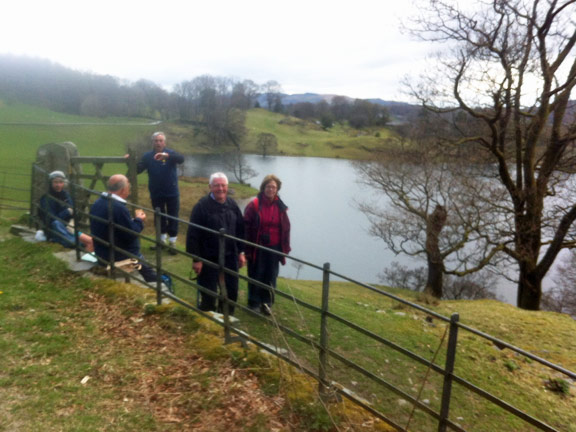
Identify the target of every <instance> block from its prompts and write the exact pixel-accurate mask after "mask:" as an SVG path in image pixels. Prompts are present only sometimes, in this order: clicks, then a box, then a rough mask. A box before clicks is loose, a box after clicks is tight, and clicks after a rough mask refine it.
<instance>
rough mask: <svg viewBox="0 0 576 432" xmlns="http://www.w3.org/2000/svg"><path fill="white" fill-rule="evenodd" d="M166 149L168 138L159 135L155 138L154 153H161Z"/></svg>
mask: <svg viewBox="0 0 576 432" xmlns="http://www.w3.org/2000/svg"><path fill="white" fill-rule="evenodd" d="M165 147H166V137H165V136H164V135H158V136H156V137H154V152H156V153H161V152H163V151H164V148H165Z"/></svg>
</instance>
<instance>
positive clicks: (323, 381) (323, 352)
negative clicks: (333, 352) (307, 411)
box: [318, 263, 330, 396]
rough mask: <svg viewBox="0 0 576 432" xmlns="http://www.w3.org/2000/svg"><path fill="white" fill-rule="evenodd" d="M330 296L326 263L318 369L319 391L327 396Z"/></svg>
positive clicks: (326, 265)
mask: <svg viewBox="0 0 576 432" xmlns="http://www.w3.org/2000/svg"><path fill="white" fill-rule="evenodd" d="M329 296H330V263H325V264H324V267H323V272H322V314H321V316H320V353H319V360H320V365H319V366H320V369H319V371H318V376H319V378H320V379H319V381H318V391H319V392H320V396H326V390H327V389H328V387H329V384H328V380H327V378H326V376H327V370H328V327H327V322H328V315H327V314H328V304H329Z"/></svg>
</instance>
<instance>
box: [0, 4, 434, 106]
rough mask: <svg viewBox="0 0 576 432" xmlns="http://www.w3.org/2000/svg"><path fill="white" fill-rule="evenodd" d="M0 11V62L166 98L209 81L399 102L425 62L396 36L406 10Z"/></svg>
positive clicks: (176, 7) (86, 7)
mask: <svg viewBox="0 0 576 432" xmlns="http://www.w3.org/2000/svg"><path fill="white" fill-rule="evenodd" d="M0 11H1V15H2V24H1V25H0V53H3V54H6V53H11V54H18V55H27V56H32V57H40V58H45V59H49V60H52V61H54V62H56V63H60V64H62V65H63V66H66V67H70V68H73V69H77V70H81V71H86V72H93V73H98V74H108V75H113V76H116V77H119V78H124V79H127V80H129V81H136V80H138V79H141V78H144V79H148V80H151V81H154V82H155V83H157V84H159V85H161V86H163V87H165V88H167V89H170V88H171V86H172V85H174V84H176V83H178V82H181V81H184V80H189V79H192V78H194V77H196V76H199V75H203V74H210V75H216V76H225V77H233V78H237V79H251V80H253V81H255V82H256V83H258V84H263V83H264V82H266V81H269V80H276V81H278V82H279V83H280V84H281V85H282V89H283V90H284V92H285V93H289V94H294V93H304V92H311V93H322V94H339V95H346V96H350V97H355V98H382V99H385V100H405V101H407V100H408V99H407V97H406V96H405V95H404V94H402V92H401V85H400V81H401V80H402V78H403V76H404V75H405V74H407V73H409V72H412V73H413V72H415V71H417V70H418V68H420V67H422V63H423V60H424V58H425V56H426V52H425V46H424V45H423V44H421V43H419V42H416V41H413V40H410V39H409V38H408V37H407V36H403V35H401V33H400V31H399V24H400V20H401V19H402V18H405V17H407V16H409V15H410V14H411V13H413V9H412V4H411V0H400V1H394V0H354V1H346V2H337V1H334V0H306V1H304V0H291V1H282V2H280V1H275V0H200V1H197V0H161V1H157V2H149V1H146V0H139V1H136V0H113V1H112V0H99V1H91V2H86V1H82V0H51V1H46V0H6V1H3V2H2V5H1V6H0ZM0 73H1V71H0Z"/></svg>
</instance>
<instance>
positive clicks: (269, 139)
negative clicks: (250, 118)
mask: <svg viewBox="0 0 576 432" xmlns="http://www.w3.org/2000/svg"><path fill="white" fill-rule="evenodd" d="M256 146H257V147H258V148H260V149H261V150H262V156H264V157H266V154H267V153H268V152H269V151H270V150H273V149H275V148H277V147H278V140H277V139H276V135H274V134H271V133H261V134H258V141H257V142H256Z"/></svg>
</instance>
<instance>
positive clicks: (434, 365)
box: [31, 168, 576, 432]
mask: <svg viewBox="0 0 576 432" xmlns="http://www.w3.org/2000/svg"><path fill="white" fill-rule="evenodd" d="M33 175H38V176H46V173H45V172H44V171H43V170H41V169H37V168H35V169H34V170H33ZM36 183H37V182H33V184H36ZM70 192H71V195H72V198H73V201H74V203H76V202H77V200H76V199H75V198H78V202H83V204H82V206H77V205H76V204H75V206H74V209H73V211H74V215H75V216H76V217H78V219H79V220H86V221H90V220H97V221H98V222H100V223H103V224H107V226H108V227H109V231H108V233H109V235H108V237H107V238H94V242H98V243H100V244H102V245H105V246H106V247H107V248H109V250H110V251H111V256H110V260H109V261H107V260H102V259H100V260H99V261H100V265H101V266H103V267H104V268H107V272H108V274H109V275H111V276H112V275H114V274H122V275H124V276H129V277H132V278H134V279H136V280H138V281H139V282H141V283H144V284H147V285H148V286H149V287H150V288H152V289H155V290H156V299H157V302H158V304H161V303H162V300H163V299H164V298H169V299H170V300H172V301H173V302H175V303H177V304H179V305H181V306H183V307H185V308H188V309H191V310H193V311H195V312H197V313H199V314H201V315H203V316H205V317H207V318H208V319H210V320H212V321H214V322H216V323H218V324H219V325H221V326H222V327H223V330H224V338H225V341H226V342H227V343H230V342H236V341H240V342H242V343H246V342H251V343H253V344H254V345H256V346H258V347H259V348H260V349H262V350H265V351H266V352H269V353H270V354H273V355H274V356H276V357H278V358H280V359H282V360H283V361H285V362H287V363H289V364H291V365H293V366H294V367H296V368H298V370H300V371H302V372H303V373H305V374H307V375H308V376H310V377H312V378H313V379H314V380H315V381H316V382H317V392H318V395H319V397H320V398H321V399H322V400H325V399H327V398H334V397H336V398H346V399H348V400H350V401H352V402H353V403H355V404H357V405H359V406H361V407H362V408H364V409H365V410H367V411H368V412H370V413H371V414H372V415H374V416H375V417H377V418H379V419H381V420H383V421H384V422H386V423H387V424H389V425H390V426H391V427H393V428H394V429H396V430H398V431H408V430H418V431H427V430H438V431H446V430H454V431H461V432H464V431H487V430H493V429H487V428H486V427H484V426H483V422H482V420H481V418H478V415H479V413H482V415H485V416H489V417H491V418H497V419H501V420H500V421H501V422H502V424H503V425H511V426H510V429H509V430H522V431H525V430H527V431H529V430H542V431H561V430H568V426H567V425H568V424H571V423H572V424H573V420H574V419H565V418H558V417H556V416H555V415H554V412H553V407H551V406H547V405H548V404H551V403H552V402H551V401H550V398H549V392H546V391H545V390H543V389H542V388H540V389H538V388H535V389H532V390H531V391H530V392H526V389H525V387H522V386H518V385H516V383H514V382H513V379H512V380H510V383H509V386H508V388H506V389H502V387H499V386H497V385H496V384H494V385H492V383H491V380H490V379H489V377H490V376H491V375H495V374H502V373H503V372H502V364H501V362H498V361H496V360H495V359H496V355H492V356H493V357H494V358H483V357H485V356H486V355H485V354H483V353H484V352H485V351H483V350H481V349H480V348H479V346H481V345H482V346H484V345H486V344H489V345H490V346H493V347H494V349H495V350H497V351H495V352H498V353H500V352H503V351H504V350H507V351H506V352H505V354H502V356H503V357H502V358H503V359H510V362H511V363H510V364H512V363H515V364H522V365H523V366H522V367H523V369H524V373H525V374H526V375H527V376H529V377H531V378H532V379H535V380H538V379H540V377H541V376H543V375H547V376H558V377H561V378H562V379H566V380H572V381H573V380H576V374H575V373H574V372H573V371H570V370H568V369H566V368H564V367H562V366H560V365H557V364H554V363H553V362H550V361H548V360H546V359H544V358H542V357H540V356H537V355H535V354H533V353H530V352H528V351H525V350H523V349H521V348H518V347H516V346H513V345H511V344H509V343H507V342H505V341H503V340H500V339H498V338H496V337H493V336H491V335H489V334H486V333H484V332H481V331H479V330H476V329H474V328H472V327H470V326H467V325H464V324H462V323H460V322H459V315H458V314H457V313H454V314H453V315H452V316H450V317H447V316H444V315H442V314H439V313H437V312H435V311H433V310H431V309H429V308H426V307H423V306H421V305H419V304H416V303H412V302H410V301H407V300H405V299H403V298H401V297H399V296H396V295H394V294H391V293H389V292H387V291H384V290H382V289H379V288H377V287H374V286H371V285H367V284H364V283H361V282H359V281H356V280H353V279H351V278H349V277H347V276H346V275H343V274H339V273H337V272H335V271H332V270H331V268H330V264H329V263H326V264H324V265H321V266H320V265H316V264H314V263H310V262H307V261H305V260H302V259H299V258H297V257H294V256H288V255H285V254H282V253H280V252H277V251H275V250H272V249H267V248H264V247H262V246H259V245H256V244H252V243H249V242H247V241H245V240H244V239H239V238H235V237H233V236H230V235H228V234H227V233H226V232H225V231H224V230H221V231H219V232H216V231H212V230H209V229H206V228H204V227H202V226H196V225H193V224H191V223H190V222H188V221H185V220H182V219H178V218H173V217H171V216H169V215H165V214H162V213H161V212H160V211H159V210H153V209H148V208H144V209H145V210H146V211H147V212H151V213H153V214H154V215H155V221H156V230H155V234H154V235H153V236H150V235H143V234H141V233H137V232H134V231H131V230H128V229H126V228H124V227H121V226H119V225H117V224H115V223H114V220H113V218H112V217H111V215H112V212H111V211H109V212H108V214H109V215H110V217H109V218H108V219H100V218H96V219H95V217H94V216H91V215H90V214H89V212H88V208H89V205H90V203H91V202H93V201H94V200H95V199H96V198H98V197H99V196H100V193H99V192H97V191H94V190H90V189H88V188H85V187H83V186H82V185H79V184H71V185H70ZM36 195H37V196H38V193H36ZM86 196H88V197H89V199H88V201H87V202H86V201H85V200H84V201H82V200H83V199H84V198H83V197H86ZM37 205H38V204H37V203H32V206H33V207H34V206H37ZM127 206H128V208H130V209H135V208H136V207H137V208H142V206H135V205H133V204H131V203H127ZM31 213H32V214H37V212H35V211H32V212H31ZM161 216H163V217H166V218H171V219H174V220H177V222H178V224H179V225H180V226H181V227H182V228H184V229H187V228H188V227H189V226H194V227H195V228H197V229H199V230H205V231H206V232H208V233H209V234H210V235H211V236H215V237H217V238H218V242H219V247H220V250H219V252H220V254H219V259H218V261H217V262H212V261H209V260H206V259H204V258H203V257H200V256H196V255H193V254H190V253H188V252H186V251H183V250H180V249H177V248H171V247H169V246H165V247H167V248H169V249H170V250H172V252H173V253H174V254H175V255H176V257H175V256H172V255H171V256H169V257H166V255H165V254H163V251H162V247H161V246H163V245H164V244H163V242H162V241H161V238H160V229H159V221H160V217H161ZM36 222H38V221H36ZM81 229H83V227H82V225H81V224H75V229H74V233H75V244H74V246H75V248H76V251H77V258H78V259H80V257H81V255H82V252H83V251H82V250H81V245H80V243H79V241H78V236H79V231H80V230H81ZM118 232H127V233H129V234H130V235H134V236H138V237H140V240H141V242H143V243H146V244H153V245H155V246H156V251H155V253H154V257H153V258H152V259H147V258H143V257H142V256H136V255H134V254H131V253H130V252H128V251H126V250H122V249H120V248H118V247H117V245H116V244H115V235H116V233H118ZM229 242H241V243H244V244H247V245H250V246H252V247H255V248H257V249H260V250H266V251H267V252H269V253H274V254H278V255H279V256H282V257H284V258H286V259H287V260H291V261H293V262H295V263H297V265H303V266H309V267H311V268H313V269H315V270H316V271H318V272H320V273H321V274H322V282H321V283H317V284H313V285H310V284H306V283H302V282H300V281H294V280H286V281H283V282H282V283H279V285H278V287H277V288H276V289H272V288H271V287H270V286H266V285H264V284H261V283H260V282H258V281H256V280H253V279H251V278H249V277H247V276H246V275H244V274H243V272H241V271H235V270H232V269H229V268H227V267H226V265H225V258H224V257H225V255H226V248H227V244H229ZM115 253H121V254H123V255H127V256H129V257H131V258H134V259H138V260H140V261H142V262H143V263H144V264H146V265H148V266H150V267H152V268H154V269H155V270H156V272H157V275H158V276H157V279H156V280H155V281H153V282H151V283H150V282H148V283H147V282H145V281H144V280H143V279H142V278H141V277H139V276H138V275H136V274H135V273H126V272H123V271H122V269H119V268H115V261H114V254H115ZM192 260H199V261H201V262H203V264H204V265H206V266H210V267H212V268H217V269H218V271H219V272H220V274H221V275H222V276H224V275H229V276H232V277H234V278H238V279H239V280H240V282H241V286H242V287H243V288H242V289H245V287H246V285H247V284H248V283H250V284H254V285H256V286H258V287H260V288H263V289H268V290H271V292H272V295H273V296H274V298H275V303H274V308H273V312H272V313H271V315H270V316H265V315H261V314H259V313H256V312H255V311H253V310H251V309H250V308H248V307H247V306H244V305H243V304H242V302H241V301H237V302H235V301H232V300H231V299H229V298H228V296H227V292H226V289H220V290H219V291H218V292H217V293H213V292H212V291H210V290H207V289H205V288H204V287H202V286H200V285H198V284H197V282H196V281H195V280H191V277H190V275H189V274H183V273H182V271H181V267H177V266H175V262H176V261H179V262H182V261H185V262H190V263H191V262H192ZM162 274H167V275H169V276H170V277H171V278H172V279H173V280H174V281H175V286H176V289H175V291H174V292H169V291H166V290H164V289H163V285H162V278H161V275H162ZM334 279H338V280H343V281H344V282H335V281H334ZM199 295H213V296H216V297H217V299H218V302H219V305H220V307H221V309H220V310H221V312H222V314H213V313H207V312H203V311H201V310H200V309H199V307H198V296H199ZM232 308H233V309H234V310H235V311H236V313H235V316H233V315H232V314H230V313H229V311H230V310H231V309H232ZM359 311H360V312H359ZM238 318H240V319H239V320H238ZM399 328H401V329H402V331H398V330H397V329H399ZM503 361H504V360H503ZM475 364H477V365H478V367H477V368H475V367H474V365H475ZM538 401H541V404H539V403H538ZM568 403H569V402H568ZM572 403H573V402H572ZM550 411H552V412H550ZM488 424H490V425H493V424H494V423H493V422H492V423H488ZM490 427H492V426H490ZM502 430H504V429H502Z"/></svg>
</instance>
